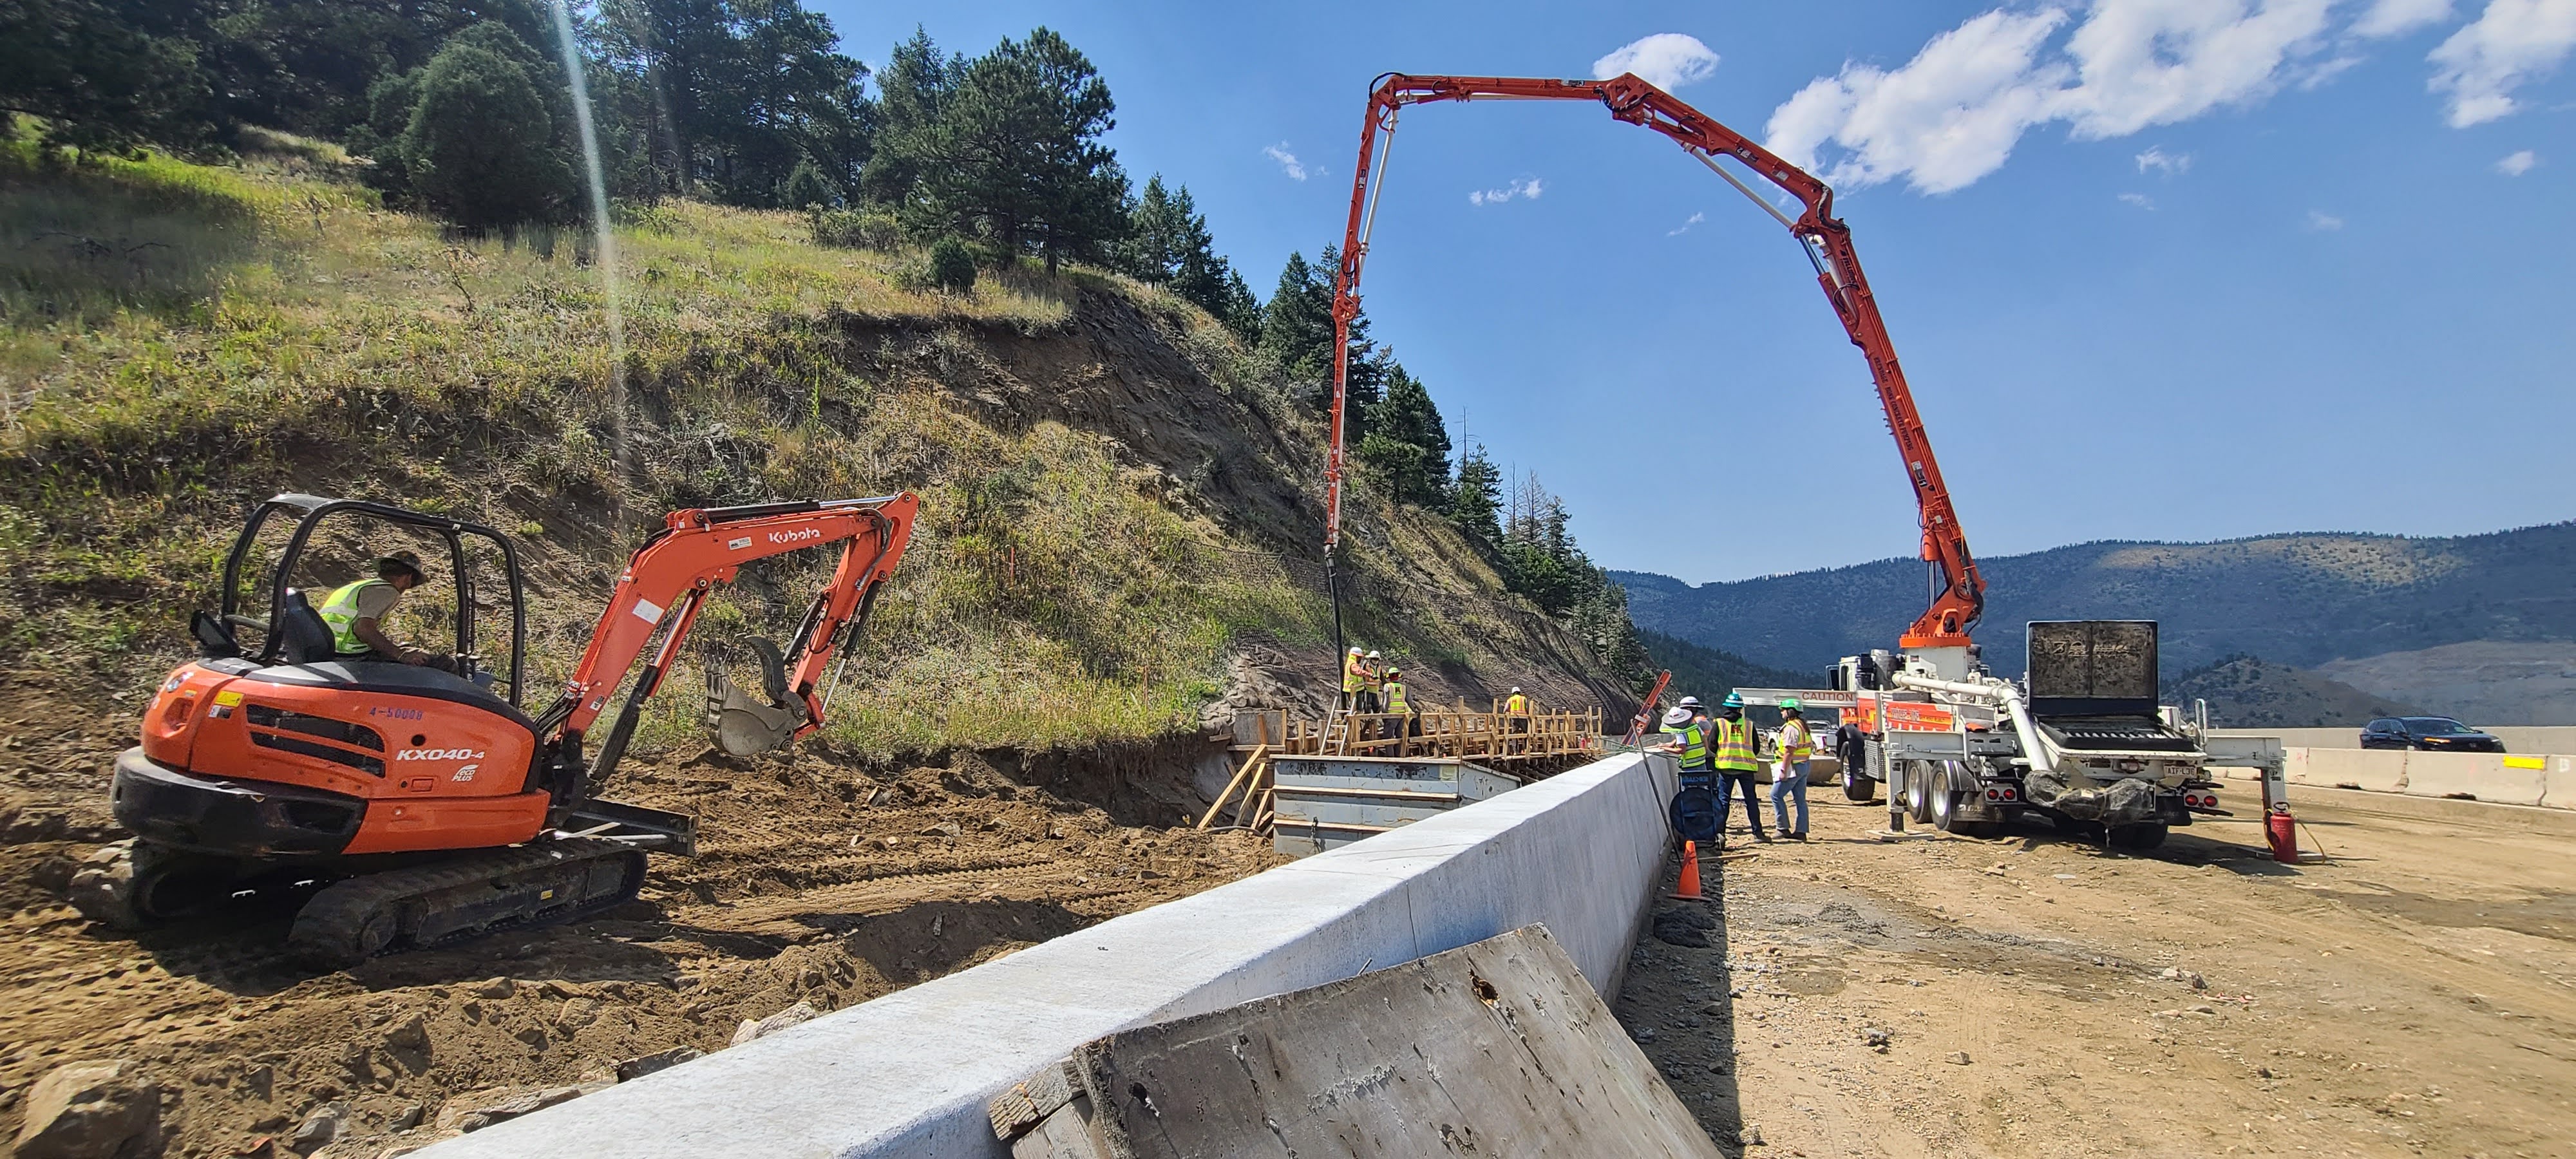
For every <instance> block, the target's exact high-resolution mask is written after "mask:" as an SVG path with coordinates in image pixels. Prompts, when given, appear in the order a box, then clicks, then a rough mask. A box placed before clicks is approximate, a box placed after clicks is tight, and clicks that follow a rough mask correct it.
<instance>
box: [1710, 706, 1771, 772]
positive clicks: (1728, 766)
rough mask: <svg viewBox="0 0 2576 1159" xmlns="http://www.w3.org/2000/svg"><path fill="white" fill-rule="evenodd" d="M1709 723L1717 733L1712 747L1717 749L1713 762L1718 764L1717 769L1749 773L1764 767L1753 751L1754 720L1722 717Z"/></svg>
mask: <svg viewBox="0 0 2576 1159" xmlns="http://www.w3.org/2000/svg"><path fill="white" fill-rule="evenodd" d="M1708 723H1709V727H1710V728H1711V729H1713V730H1715V734H1716V735H1715V737H1714V738H1713V741H1712V743H1711V745H1710V747H1711V748H1713V749H1714V750H1716V755H1715V756H1714V758H1713V763H1714V764H1716V766H1717V771H1719V772H1721V773H1749V772H1752V771H1754V770H1755V769H1758V768H1760V767H1762V766H1761V762H1760V761H1759V760H1758V759H1756V758H1755V756H1754V753H1753V722H1752V721H1749V720H1746V719H1744V718H1742V717H1737V718H1736V719H1734V720H1727V719H1725V718H1723V717H1721V718H1718V719H1715V720H1711V721H1709V722H1708Z"/></svg>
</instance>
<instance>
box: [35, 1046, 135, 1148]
mask: <svg viewBox="0 0 2576 1159" xmlns="http://www.w3.org/2000/svg"><path fill="white" fill-rule="evenodd" d="M160 1134H161V1088H159V1087H158V1086H155V1085H154V1084H152V1083H150V1082H148V1081H145V1079H144V1078H143V1068H142V1067H141V1066H140V1065H139V1064H136V1063H133V1062H129V1061H126V1060H124V1059H118V1060H116V1061H113V1062H76V1063H71V1064H69V1065H65V1066H59V1067H55V1068H54V1069H53V1070H51V1071H49V1072H47V1073H46V1075H45V1077H43V1078H40V1079H37V1080H36V1085H35V1086H34V1087H33V1088H31V1089H29V1090H28V1092H27V1098H26V1114H25V1118H24V1120H23V1121H22V1122H21V1123H20V1125H19V1127H18V1137H17V1151H16V1154H17V1159H110V1157H111V1156H117V1155H125V1154H132V1153H135V1152H138V1151H148V1150H150V1149H151V1148H152V1147H153V1146H155V1145H157V1144H158V1142H159V1136H160Z"/></svg>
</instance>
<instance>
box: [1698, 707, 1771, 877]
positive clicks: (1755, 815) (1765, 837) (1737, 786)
mask: <svg viewBox="0 0 2576 1159" xmlns="http://www.w3.org/2000/svg"><path fill="white" fill-rule="evenodd" d="M1754 744H1755V740H1754V736H1753V722H1752V721H1749V720H1746V719H1745V718H1744V698H1743V697H1742V696H1739V695H1737V694H1735V693H1732V692H1729V693H1727V694H1726V699H1725V700H1723V701H1720V702H1718V711H1717V719H1716V720H1713V721H1711V722H1709V763H1710V764H1712V765H1715V766H1716V767H1717V775H1718V778H1719V783H1718V788H1717V815H1718V816H1720V817H1724V816H1726V810H1727V807H1728V799H1729V798H1730V797H1731V796H1732V795H1733V794H1735V793H1738V792H1741V793H1743V794H1744V817H1745V819H1746V820H1747V821H1750V822H1752V824H1753V839H1754V840H1756V841H1760V842H1763V843H1764V844H1769V843H1770V841H1771V835H1770V834H1768V833H1765V832H1763V831H1762V804H1761V802H1759V801H1757V800H1755V799H1754V796H1753V774H1754V773H1755V772H1757V771H1759V770H1760V769H1761V767H1762V762H1761V761H1760V759H1759V758H1757V757H1756V756H1755V755H1754Z"/></svg>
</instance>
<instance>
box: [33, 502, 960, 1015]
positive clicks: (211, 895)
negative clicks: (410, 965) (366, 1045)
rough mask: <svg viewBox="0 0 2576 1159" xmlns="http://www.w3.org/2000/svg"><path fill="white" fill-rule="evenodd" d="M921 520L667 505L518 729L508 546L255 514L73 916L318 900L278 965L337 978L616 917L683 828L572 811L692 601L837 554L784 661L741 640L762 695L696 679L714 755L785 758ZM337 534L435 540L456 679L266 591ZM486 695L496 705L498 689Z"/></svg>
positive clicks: (122, 771)
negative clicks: (282, 894)
mask: <svg viewBox="0 0 2576 1159" xmlns="http://www.w3.org/2000/svg"><path fill="white" fill-rule="evenodd" d="M918 506H919V500H918V499H916V498H915V497H914V496H913V495H911V494H910V493H905V494H900V495H891V496H885V497H880V498H872V499H845V500H823V501H811V502H787V503H769V504H761V505H758V506H747V507H724V508H707V509H693V510H687V511H675V512H672V513H671V514H670V515H669V516H668V517H666V519H665V520H664V525H663V526H662V527H661V528H660V529H659V530H657V531H655V532H654V533H653V534H652V535H651V536H650V537H648V538H647V539H646V540H645V541H644V544H643V545H642V546H641V547H638V548H636V549H635V553H634V555H633V557H632V558H630V559H629V560H628V561H627V565H626V569H625V571H624V572H622V573H620V574H619V575H618V577H617V580H616V583H615V584H614V586H613V587H612V588H611V589H610V592H609V598H608V606H607V607H606V608H604V609H602V610H601V612H600V614H599V623H598V626H597V627H596V628H595V629H594V630H593V631H592V633H591V637H590V643H589V646H588V647H587V648H586V649H584V651H583V652H582V655H581V659H580V662H579V663H578V664H576V665H575V666H574V668H573V671H572V675H571V678H570V680H569V681H568V682H567V683H566V684H565V686H564V688H563V691H562V693H561V694H559V695H558V696H557V697H556V698H555V700H554V702H553V703H552V704H551V705H549V706H548V707H547V708H546V709H545V710H544V711H543V712H540V713H538V714H537V715H535V716H533V717H531V716H529V715H527V714H526V713H524V712H522V711H521V710H520V707H519V703H518V702H519V699H520V694H521V691H522V688H523V683H524V679H525V676H524V671H523V661H524V651H525V649H524V646H523V640H524V636H525V632H526V610H525V603H524V600H523V592H522V588H523V582H522V577H521V574H520V570H519V561H518V553H517V550H516V549H515V548H514V547H513V546H512V545H511V542H510V540H509V538H508V537H506V536H504V535H503V534H501V533H500V532H499V531H496V530H494V529H492V528H490V527H486V526H483V525H481V524H476V523H470V522H466V521H462V520H456V519H451V518H447V517H444V516H438V515H433V514H426V513H422V512H416V511H409V510H405V509H403V508H399V507H393V506H388V505H385V504H380V503H371V502H365V501H361V500H349V499H327V498H322V497H318V496H313V495H297V494H288V495H280V496H277V497H276V498H273V499H270V500H268V501H266V502H263V503H261V504H259V505H258V506H257V507H255V508H253V509H252V510H251V512H250V515H249V517H248V519H247V520H246V521H245V522H244V524H243V527H242V531H241V535H240V537H239V538H238V539H237V540H236V541H235V542H234V544H233V549H232V552H231V554H230V555H229V556H228V557H227V558H226V560H225V563H224V575H223V590H222V597H221V600H220V606H219V609H218V611H216V612H214V613H212V614H209V613H207V612H204V611H200V612H198V613H197V614H196V616H195V617H194V619H193V620H192V622H191V624H190V630H191V633H192V634H193V635H194V636H195V637H196V639H197V641H198V645H199V648H200V651H201V652H202V653H203V655H202V656H201V658H199V659H197V660H194V661H191V662H189V663H187V664H184V665H181V666H180V667H179V669H178V670H177V671H175V672H172V673H171V674H170V676H169V678H168V679H166V680H164V681H162V682H161V685H160V691H159V694H158V695H157V696H155V697H154V699H153V701H152V704H151V707H150V708H149V709H148V710H147V711H146V712H145V713H144V717H143V729H142V732H143V736H142V743H141V744H140V745H138V746H136V747H134V748H131V749H128V750H126V751H125V752H124V753H122V754H120V755H119V756H118V757H117V758H116V768H115V775H114V781H113V788H112V790H111V793H112V803H113V808H114V811H115V814H116V819H117V821H118V822H119V823H120V824H122V825H124V826H125V827H126V828H127V829H129V830H131V831H132V832H133V833H134V834H135V838H134V840H133V841H132V842H131V843H130V844H129V845H126V846H123V847H112V849H113V851H112V852H111V853H109V854H108V855H106V856H104V857H102V858H100V859H99V863H98V864H94V865H91V866H90V867H88V868H85V869H84V870H83V871H82V872H81V873H80V874H78V875H77V876H76V877H75V879H74V881H73V888H72V895H73V901H74V904H76V905H77V906H79V907H80V909H81V910H82V912H83V913H85V914H87V915H88V916H89V917H91V918H92V919H94V920H98V921H101V922H105V923H107V924H109V925H113V926H117V927H121V928H136V927H139V926H143V925H148V924H152V923H155V922H159V921H163V920H167V919H171V918H175V917H179V916H182V915H184V914H187V913H189V912H191V911H193V910H196V909H198V908H201V907H203V906H205V905H207V904H209V903H211V902H214V901H216V900H220V899H223V898H226V897H230V896H233V895H235V894H238V893H241V892H243V891H245V890H259V889H264V888H271V887H279V888H293V887H302V888H311V887H312V886H315V885H319V886H320V887H321V888H320V889H319V890H318V891H316V892H314V893H313V894H312V895H311V897H310V898H309V899H308V900H306V901H305V903H304V905H303V907H302V908H301V909H300V910H299V911H298V912H297V914H296V917H295V922H294V926H293V929H292V931H291V932H290V933H289V935H288V939H287V942H288V947H289V949H290V950H291V951H293V952H294V953H295V954H296V955H297V956H298V957H301V958H304V959H306V960H307V961H310V962H313V963H315V964H317V965H324V966H341V965H348V964H352V963H355V962H357V961H361V960H364V959H366V958H368V957H372V956H374V955H377V954H380V953H384V952H386V951H388V950H392V949H397V948H404V947H425V946H433V945H438V944H441V943H445V942H450V941H455V940H459V939H462V938H467V937H472V936H475V935H477V934H481V933H485V932H488V931H491V930H495V929H499V928H503V927H507V926H514V925H523V924H527V923H532V922H542V921H560V920H567V919H572V918H578V917H581V916H584V915H587V914H592V913H597V912H599V911H601V910H604V909H607V908H610V907H613V906H615V905H617V904H619V903H621V902H624V901H626V900H628V899H631V898H633V897H634V896H635V894H636V890H637V888H638V887H639V886H640V885H641V884H642V883H643V879H644V863H645V851H646V850H652V849H659V850H664V851H668V852H674V853H678V854H680V855H682V856H687V855H689V854H691V853H693V852H694V851H695V845H696V823H695V821H694V819H692V818H689V817H687V816H684V815H681V814H677V813H669V812H664V811H662V810H658V809H648V808H644V807H641V806H637V805H629V804H620V803H617V802H614V801H605V800H600V799H597V798H595V797H594V796H593V794H594V793H595V792H596V791H598V789H599V788H600V787H601V786H602V785H603V784H604V783H605V782H606V781H607V779H608V776H609V774H610V773H611V772H612V771H613V770H614V769H615V768H616V766H617V763H618V761H619V759H620V758H621V757H623V756H624V754H625V750H626V746H627V743H628V741H629V740H630V739H631V738H632V737H633V735H634V731H635V727H636V722H637V720H638V719H639V715H640V713H641V711H642V709H643V705H644V702H645V700H646V699H647V698H649V697H651V696H652V695H653V693H654V692H655V691H656V690H657V689H658V688H659V687H660V686H661V683H662V680H663V678H664V677H665V676H666V675H668V673H669V672H670V670H671V665H672V662H673V659H674V658H675V657H676V656H677V655H678V653H679V649H680V646H681V643H682V641H683V640H684V639H686V638H687V636H688V634H689V629H690V627H691V625H692V624H693V623H694V622H695V621H696V619H697V616H698V613H699V612H700V611H701V610H702V609H703V608H704V606H705V604H706V601H707V599H708V598H709V596H710V595H711V593H712V592H713V591H714V590H715V589H716V587H717V586H718V585H722V584H726V583H730V582H732V580H733V579H734V578H735V575H736V572H737V569H739V568H740V567H741V566H742V565H743V564H745V563H748V562H751V561H753V560H758V559H766V558H769V557H772V556H779V555H784V554H787V553H790V552H800V551H812V550H818V549H828V548H833V547H837V548H839V550H840V560H839V565H838V567H837V568H836V570H835V571H834V572H833V575H832V578H831V580H830V582H829V583H828V584H827V585H826V586H824V587H823V588H822V590H820V591H818V592H816V593H815V594H814V597H813V600H812V603H811V604H810V605H809V606H808V608H807V609H806V612H805V616H804V620H803V623H802V624H801V625H800V626H799V627H798V628H797V631H796V635H795V637H794V638H793V639H792V640H791V641H790V643H789V644H788V646H787V648H786V649H785V650H784V652H781V651H780V650H779V649H778V648H777V647H776V646H775V645H772V644H770V643H769V642H768V641H765V640H758V639H754V640H752V641H751V642H750V643H751V647H752V650H753V651H754V652H755V653H757V655H758V658H759V660H760V662H761V664H762V667H763V669H764V671H763V673H762V675H763V678H764V683H765V684H766V688H765V691H766V692H767V693H768V697H767V701H766V703H764V702H762V701H761V700H758V699H755V698H753V697H751V696H749V695H746V694H745V693H743V692H742V691H741V690H739V689H736V688H734V687H733V686H732V685H731V684H730V682H729V681H727V679H726V678H725V676H724V675H723V670H722V665H720V664H713V663H711V664H709V665H707V667H706V673H707V714H708V717H709V720H710V723H712V724H714V725H715V728H716V735H717V738H718V741H719V743H721V744H722V745H723V747H724V748H725V749H726V750H727V751H728V752H732V753H735V754H737V755H750V754H752V753H756V752H760V751H763V750H766V749H769V748H773V747H776V746H778V745H781V744H784V743H786V742H787V741H788V740H789V739H790V738H792V737H795V736H799V735H803V734H806V733H810V732H812V731H813V730H815V729H817V728H819V727H821V725H822V720H823V712H824V708H825V706H826V703H827V701H828V698H829V688H828V687H827V685H826V682H825V676H826V669H827V665H829V663H830V662H831V660H832V659H833V657H834V655H835V653H836V652H842V651H844V650H846V649H848V648H849V647H850V646H851V644H852V642H853V641H854V640H855V639H856V637H857V634H858V630H859V626H860V624H861V623H862V622H863V621H864V620H865V619H866V617H867V613H868V610H869V608H870V607H871V606H872V605H873V604H874V602H875V600H876V597H877V594H878V592H880V591H882V590H883V586H884V584H885V582H886V580H887V579H888V578H889V577H891V576H892V575H893V574H894V570H895V565H896V564H897V563H898V562H900V561H901V560H902V558H903V551H904V546H905V544H906V543H907V542H908V540H909V538H910V536H911V532H912V525H913V519H914V514H915V512H916V510H917V508H918ZM272 520H281V521H291V522H292V525H293V526H292V530H291V531H290V532H289V533H288V535H287V539H286V542H285V545H284V547H283V549H282V551H281V552H280V554H279V556H278V559H277V562H276V566H275V568H274V574H273V576H272V577H271V579H270V581H269V583H268V584H267V593H268V596H269V599H268V601H267V606H266V608H265V611H266V612H267V615H266V616H264V617H262V616H254V615H250V614H247V612H246V611H245V609H244V607H243V604H244V602H245V601H244V593H243V586H242V581H243V578H244V574H243V573H244V566H245V564H246V563H249V562H250V561H251V560H252V557H253V555H254V553H255V552H256V551H258V550H259V545H260V534H261V531H262V530H263V528H267V527H270V526H271V521H272ZM335 520H336V521H356V520H371V521H375V522H377V523H382V524H392V525H396V526H400V527H403V528H408V529H410V530H411V532H412V533H413V534H416V535H421V536H425V537H427V538H428V539H431V540H437V541H442V542H443V543H444V545H445V547H446V549H447V555H448V556H449V558H450V561H451V566H450V567H449V569H448V572H447V574H448V575H449V576H450V577H452V578H453V582H454V583H455V585H456V590H455V596H456V603H455V608H456V615H455V619H454V628H455V639H456V656H457V658H458V668H459V670H460V673H461V674H450V673H448V672H445V671H441V670H438V669H436V668H430V667H423V666H414V665H408V664H399V663H390V662H370V661H363V660H352V659H348V658H345V657H342V656H341V655H339V654H338V651H337V649H336V647H335V642H334V638H333V634H332V632H331V630H330V628H329V627H327V626H326V625H325V624H324V622H323V620H322V618H321V616H320V615H319V614H318V613H317V612H316V611H315V609H314V607H313V602H312V599H311V598H310V597H309V596H308V595H307V594H306V593H305V592H304V591H302V590H300V589H297V588H294V587H290V586H289V584H290V583H291V582H292V580H293V577H295V576H296V575H297V574H298V573H297V570H296V569H297V566H298V564H299V563H301V562H304V559H305V556H306V555H307V549H308V547H310V546H311V545H312V544H313V543H314V541H315V537H316V532H317V529H319V528H321V527H322V526H323V525H324V524H325V523H326V522H331V521H335ZM332 526H333V527H334V528H335V529H336V528H338V527H339V526H340V523H338V522H332ZM477 540H479V541H483V543H485V544H488V545H490V549H489V550H479V551H478V552H477V553H476V554H479V555H480V556H481V557H482V558H483V559H484V560H485V561H486V562H485V565H484V566H486V567H489V566H490V563H489V560H490V559H491V557H492V556H493V555H495V554H497V557H498V561H499V563H498V566H499V568H500V570H501V571H502V573H503V574H504V576H505V578H506V583H507V589H508V590H507V592H506V593H505V598H506V600H507V603H508V611H507V615H508V617H509V621H510V626H511V633H510V641H511V642H510V649H509V656H508V660H507V664H506V667H494V668H490V669H486V668H484V667H483V666H482V665H483V661H484V660H485V659H486V658H485V657H484V656H483V655H482V654H480V653H478V652H477V651H476V613H477V609H478V601H480V600H481V599H482V598H483V596H484V593H481V592H478V591H477V590H476V587H475V583H474V580H475V572H476V570H477V568H476V567H475V566H474V565H473V564H472V563H471V562H470V559H469V551H468V544H469V542H472V541H477ZM478 547H479V545H478ZM246 636H247V637H250V639H249V640H248V641H246V640H245V637H246ZM657 639H658V643H657V642H656V641H657ZM648 652H649V655H650V658H649V659H648V660H645V662H644V664H643V667H642V670H641V671H640V672H636V671H635V669H636V664H637V661H638V660H639V659H642V658H644V657H646V656H647V654H648ZM630 672H634V673H635V675H634V679H633V681H632V684H631V691H630V692H629V693H628V694H627V696H626V699H625V702H624V704H623V706H622V707H621V708H620V709H619V710H618V712H617V714H616V715H615V717H614V718H613V719H612V722H611V723H610V725H609V728H608V732H607V734H606V736H605V737H604V738H602V739H601V741H600V743H599V744H598V745H597V746H596V750H595V755H592V756H589V757H587V758H585V752H584V750H585V744H584V740H585V737H586V735H587V734H588V732H589V731H590V728H591V725H592V724H593V723H594V722H595V721H596V720H597V718H598V717H599V716H600V714H601V713H602V712H604V711H606V709H607V707H608V705H609V703H610V701H611V700H612V699H614V698H615V697H616V695H617V692H618V689H619V688H620V687H623V686H627V685H628V683H629V682H628V680H627V676H628V674H629V673H630ZM505 682H506V685H507V694H506V695H503V694H502V693H500V692H498V691H495V687H494V686H495V685H499V684H503V683H505Z"/></svg>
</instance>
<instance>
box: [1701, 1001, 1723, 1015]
mask: <svg viewBox="0 0 2576 1159" xmlns="http://www.w3.org/2000/svg"><path fill="white" fill-rule="evenodd" d="M1699 1012H1700V1013H1702V1014H1719V1015H1723V1014H1725V1013H1726V1003H1723V1002H1711V1003H1709V1004H1708V1005H1706V1006H1702V1007H1700V1008H1699Z"/></svg>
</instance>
